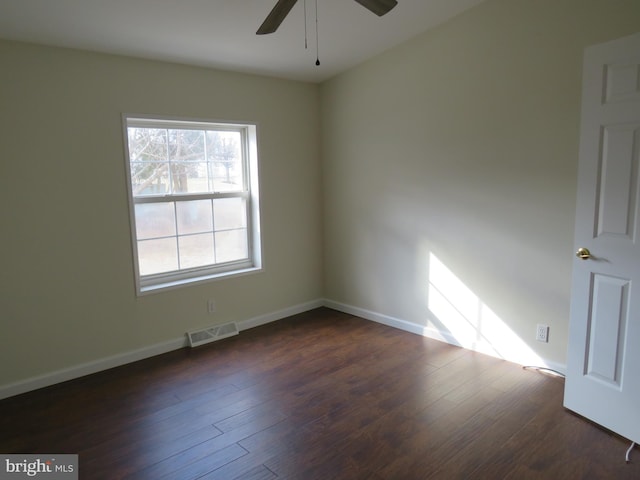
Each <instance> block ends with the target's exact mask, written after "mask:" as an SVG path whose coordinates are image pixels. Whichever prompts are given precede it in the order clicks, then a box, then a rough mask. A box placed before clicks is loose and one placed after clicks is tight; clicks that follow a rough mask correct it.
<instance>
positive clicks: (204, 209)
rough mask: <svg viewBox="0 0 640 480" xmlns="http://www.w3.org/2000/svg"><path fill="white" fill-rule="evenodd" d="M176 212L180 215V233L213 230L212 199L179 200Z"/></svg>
mask: <svg viewBox="0 0 640 480" xmlns="http://www.w3.org/2000/svg"><path fill="white" fill-rule="evenodd" d="M176 213H177V215H178V233H179V234H180V235H186V234H189V233H202V232H211V231H213V220H212V216H211V200H194V201H191V202H178V203H177V204H176Z"/></svg>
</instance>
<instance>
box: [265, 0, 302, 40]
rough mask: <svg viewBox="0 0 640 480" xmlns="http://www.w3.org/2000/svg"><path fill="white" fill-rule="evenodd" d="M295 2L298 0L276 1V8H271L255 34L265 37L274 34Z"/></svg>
mask: <svg viewBox="0 0 640 480" xmlns="http://www.w3.org/2000/svg"><path fill="white" fill-rule="evenodd" d="M297 1H298V0H278V3H276V6H275V7H273V10H271V12H270V13H269V15H267V18H266V19H265V20H264V22H262V25H260V28H259V29H258V31H257V32H256V34H257V35H265V34H267V33H273V32H275V31H276V30H277V29H278V27H279V26H280V24H281V23H282V21H283V20H284V19H285V17H286V16H287V15H288V14H289V12H290V11H291V9H292V8H293V6H294V5H295V4H296V2H297Z"/></svg>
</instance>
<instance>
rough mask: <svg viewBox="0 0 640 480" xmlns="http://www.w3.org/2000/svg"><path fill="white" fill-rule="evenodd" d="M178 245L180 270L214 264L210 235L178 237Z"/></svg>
mask: <svg viewBox="0 0 640 480" xmlns="http://www.w3.org/2000/svg"><path fill="white" fill-rule="evenodd" d="M178 245H179V247H180V268H193V267H203V266H205V265H212V264H213V263H214V262H215V258H214V256H213V235H212V234H211V233H207V234H201V235H189V236H187V237H178Z"/></svg>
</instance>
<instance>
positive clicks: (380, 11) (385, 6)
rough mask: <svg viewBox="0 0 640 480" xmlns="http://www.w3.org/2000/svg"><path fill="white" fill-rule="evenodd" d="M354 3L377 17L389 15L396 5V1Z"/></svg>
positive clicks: (366, 0)
mask: <svg viewBox="0 0 640 480" xmlns="http://www.w3.org/2000/svg"><path fill="white" fill-rule="evenodd" d="M356 2H358V3H359V4H360V5H362V6H363V7H364V8H366V9H367V10H369V11H371V12H373V13H375V14H376V15H378V16H379V17H381V16H382V15H384V14H385V13H389V11H390V10H391V9H392V8H393V7H395V6H396V5H397V4H398V2H397V1H396V0H356Z"/></svg>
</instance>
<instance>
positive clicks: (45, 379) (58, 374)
mask: <svg viewBox="0 0 640 480" xmlns="http://www.w3.org/2000/svg"><path fill="white" fill-rule="evenodd" d="M323 304H324V302H323V300H314V301H311V302H307V303H303V304H300V305H294V306H292V307H288V308H285V309H282V310H278V311H276V312H271V313H267V314H264V315H259V316H257V317H253V318H249V319H247V320H242V321H239V322H236V324H237V325H238V329H239V330H240V331H242V330H247V329H249V328H253V327H257V326H259V325H264V324H267V323H269V322H274V321H276V320H280V319H282V318H286V317H290V316H291V315H296V314H298V313H302V312H306V311H308V310H313V309H314V308H318V307H321V306H323ZM186 346H188V341H187V338H186V336H182V337H180V338H176V339H173V340H169V341H167V342H163V343H158V344H155V345H150V346H147V347H142V348H139V349H137V350H133V351H129V352H124V353H120V354H117V355H112V356H109V357H105V358H100V359H98V360H94V361H91V362H87V363H83V364H81V365H76V366H73V367H69V368H65V369H62V370H56V371H54V372H50V373H46V374H44V375H38V376H36V377H31V378H27V379H26V380H21V381H18V382H15V383H9V384H6V385H2V386H0V400H1V399H3V398H8V397H13V396H14V395H20V394H21V393H26V392H30V391H32V390H37V389H39V388H43V387H48V386H50V385H55V384H56V383H61V382H66V381H67V380H73V379H74V378H79V377H84V376H85V375H90V374H92V373H97V372H101V371H103V370H108V369H109V368H114V367H119V366H121V365H125V364H127V363H132V362H137V361H138V360H143V359H145V358H149V357H154V356H156V355H161V354H163V353H167V352H171V351H173V350H178V349H180V348H183V347H186Z"/></svg>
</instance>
